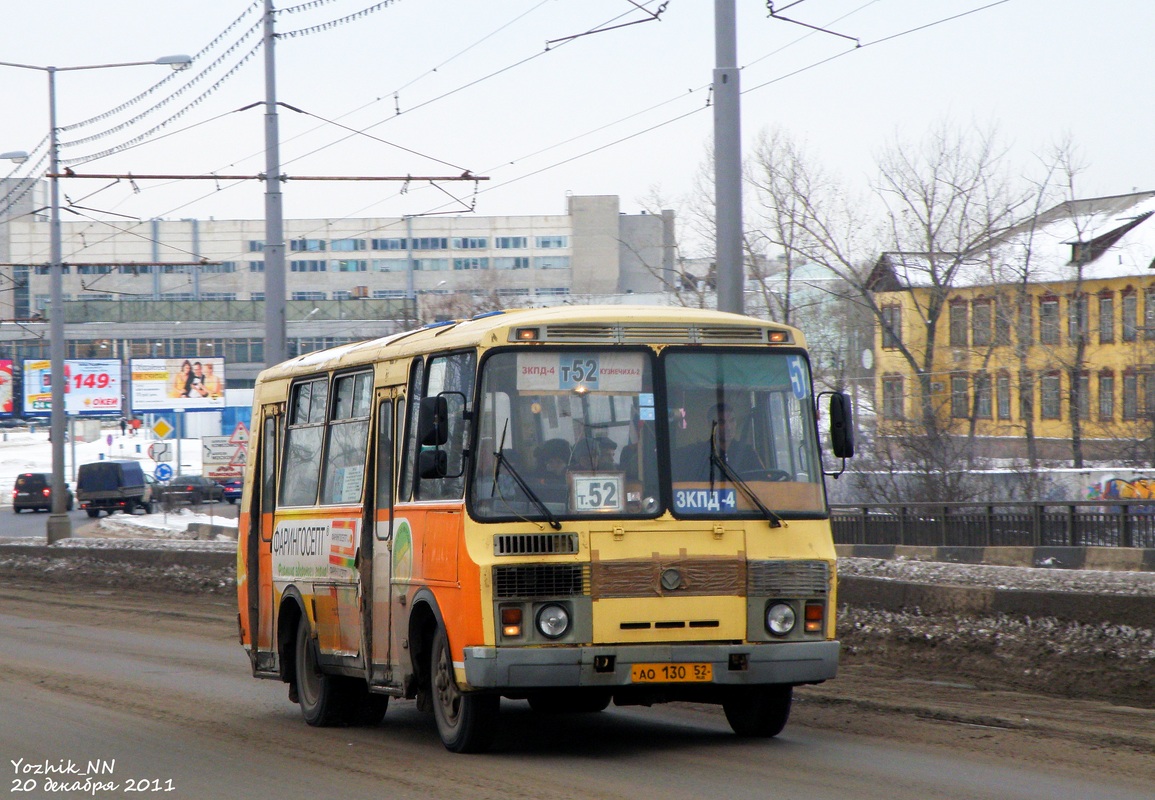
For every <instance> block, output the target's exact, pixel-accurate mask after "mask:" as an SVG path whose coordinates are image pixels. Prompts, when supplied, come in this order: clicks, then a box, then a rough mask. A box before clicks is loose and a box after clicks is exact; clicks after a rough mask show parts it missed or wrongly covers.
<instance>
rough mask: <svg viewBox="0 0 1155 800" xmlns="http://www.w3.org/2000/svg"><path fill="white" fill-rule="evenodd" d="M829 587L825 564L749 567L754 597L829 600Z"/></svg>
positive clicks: (757, 563)
mask: <svg viewBox="0 0 1155 800" xmlns="http://www.w3.org/2000/svg"><path fill="white" fill-rule="evenodd" d="M829 588H830V574H829V569H828V567H827V564H826V562H825V561H751V562H749V563H748V564H747V565H746V593H747V595H748V596H750V597H825V596H826V594H827V592H828V591H829Z"/></svg>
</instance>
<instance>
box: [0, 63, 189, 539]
mask: <svg viewBox="0 0 1155 800" xmlns="http://www.w3.org/2000/svg"><path fill="white" fill-rule="evenodd" d="M191 63H192V58H190V57H189V56H185V55H177V56H162V57H160V58H158V59H156V60H155V61H127V62H124V63H120V64H88V65H84V66H79V67H41V66H37V65H35V64H15V63H12V62H10V61H0V67H16V68H17V69H32V70H36V71H37V72H45V73H47V74H48V175H49V186H50V189H51V198H50V201H49V210H50V216H49V229H48V230H49V240H50V252H51V263H50V264H49V280H50V285H51V293H50V295H49V328H48V333H49V350H48V353H49V359H50V360H51V363H52V369H51V373H50V374H51V376H52V410H51V414H52V417H51V419H52V422H51V425H50V427H49V431H50V432H51V433H50V436H51V437H52V513H50V514H49V515H48V527H47V537H48V543H49V544H51V543H53V542H55V541H57V540H59V539H67V538H68V537H69V536H71V535H72V520H70V519H69V518H68V513H67V511H66V508H65V506H66V498H65V494H66V491H65V485H64V430H65V422H66V417H67V413H66V411H65V408H64V381H65V377H64V357H65V347H64V264H63V259H64V256H63V250H64V246H63V243H62V241H61V233H60V184H59V179H58V174H59V172H60V164H59V160H60V152H59V150H60V146H59V144H60V143H59V141H58V140H57V136H56V73H57V72H73V71H76V70H82V69H108V68H112V67H138V66H144V65H148V64H167V65H168V66H171V67H172V68H173V69H176V70H180V69H185V68H187V67H188V66H189V64H191ZM5 155H7V156H12V155H19V153H16V154H12V153H7V154H5ZM25 157H27V156H25ZM12 160H16V159H12Z"/></svg>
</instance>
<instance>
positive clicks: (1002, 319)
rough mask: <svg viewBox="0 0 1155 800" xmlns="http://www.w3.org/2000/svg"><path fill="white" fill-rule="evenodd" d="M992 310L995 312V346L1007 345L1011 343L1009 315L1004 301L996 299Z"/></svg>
mask: <svg viewBox="0 0 1155 800" xmlns="http://www.w3.org/2000/svg"><path fill="white" fill-rule="evenodd" d="M993 308H994V312H995V345H996V346H1005V345H1008V344H1010V343H1011V315H1010V314H1009V313H1008V311H1007V301H1006V299H1005V298H1004V299H996V300H995V302H994V305H993Z"/></svg>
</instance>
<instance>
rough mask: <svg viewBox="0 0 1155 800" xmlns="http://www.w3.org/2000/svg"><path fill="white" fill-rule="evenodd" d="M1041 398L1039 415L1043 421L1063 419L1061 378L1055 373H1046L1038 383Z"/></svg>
mask: <svg viewBox="0 0 1155 800" xmlns="http://www.w3.org/2000/svg"><path fill="white" fill-rule="evenodd" d="M1039 395H1040V398H1041V402H1040V408H1039V413H1040V416H1041V417H1042V418H1043V419H1062V418H1063V378H1062V376H1061V375H1060V374H1059V373H1057V372H1048V373H1047V374H1046V375H1044V376H1043V377H1042V379H1040V381H1039Z"/></svg>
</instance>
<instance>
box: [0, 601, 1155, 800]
mask: <svg viewBox="0 0 1155 800" xmlns="http://www.w3.org/2000/svg"><path fill="white" fill-rule="evenodd" d="M0 608H2V609H3V612H2V613H0V663H3V665H4V666H3V674H4V678H5V679H4V680H3V681H0V709H3V712H2V713H0V765H3V769H5V770H9V774H8V775H7V776H5V777H6V780H4V781H3V782H2V783H0V786H2V787H4V788H5V789H7V790H8V792H9V795H10V796H12V797H82V796H84V797H112V796H121V795H124V794H126V793H128V787H129V785H131V786H132V787H133V790H134V793H135V790H138V789H140V788H141V787H144V789H145V790H146V792H145V793H147V794H149V795H151V796H155V795H164V796H167V797H174V798H178V797H179V798H222V799H223V798H237V797H242V798H244V797H284V798H305V797H318V796H332V795H335V794H339V795H341V796H343V797H370V796H377V797H388V798H390V799H391V800H406V799H407V798H414V800H416V799H417V798H460V797H469V798H470V799H471V800H485V799H486V798H495V799H496V798H501V799H502V800H509V799H510V798H583V800H584V799H586V798H607V799H608V798H623V800H624V799H625V798H629V800H649V798H655V800H656V799H657V798H662V800H681V799H682V798H685V800H707V799H708V798H717V797H743V798H808V800H809V799H813V800H823V799H824V798H831V799H832V800H833V799H837V800H847V798H879V800H883V799H885V800H906V799H907V798H912V799H913V798H918V800H924V798H928V797H934V798H958V799H959V800H963V799H964V798H965V799H966V800H976V799H977V798H991V800H994V799H995V798H997V799H998V800H1017V799H1018V798H1049V799H1053V798H1078V799H1079V800H1084V799H1085V798H1098V799H1099V800H1116V799H1121V798H1128V800H1134V799H1135V798H1144V797H1146V798H1151V797H1155V788H1152V786H1153V784H1152V782H1151V772H1150V769H1149V768H1148V771H1147V772H1145V773H1144V772H1143V770H1142V766H1141V765H1142V764H1143V763H1145V761H1144V760H1143V758H1149V754H1138V755H1137V754H1135V753H1127V752H1124V750H1125V748H1121V749H1120V750H1119V751H1113V750H1112V749H1111V748H1110V747H1106V748H1088V747H1086V746H1083V745H1081V744H1080V743H1079V742H1077V741H1073V742H1069V741H1066V740H1063V739H1061V738H1055V739H1049V738H1047V737H1043V738H1042V739H1039V738H1038V737H1037V736H1032V735H1031V734H1030V733H1028V732H1025V731H1014V730H1003V729H997V728H995V727H990V726H984V725H981V724H968V725H957V724H944V723H943V722H942V721H940V720H935V719H932V718H918V717H917V716H910V717H896V716H894V715H891V714H886V713H882V712H879V713H875V712H872V711H871V710H870V709H869V707H868V706H864V705H861V704H859V705H839V704H838V703H832V702H829V700H830V698H827V701H823V699H822V698H821V696H820V694H819V693H820V692H821V691H822V689H823V687H814V688H812V689H807V690H805V691H803V692H800V693H799V694H800V700H799V702H798V704H797V708H796V712H795V715H794V719H793V720H792V722H791V724H790V725H789V726H788V727H787V729H786V731H785V732H784V734H783V735H781V736H780V737H778V738H777V739H774V740H768V741H744V740H740V739H737V738H736V737H734V736H733V735H732V734H730V732H729V728H728V726H727V725H726V722H725V720H724V718H723V717H722V715H721V713H720V712H719V711H718V710H717V709H715V708H712V707H706V706H695V705H684V704H680V705H672V706H664V707H656V708H652V709H644V708H617V707H611V709H609V710H608V711H606V712H603V713H601V714H594V715H574V716H544V715H538V714H534V713H533V712H531V711H530V710H529V708H528V706H527V705H526V704H525V703H520V702H506V703H504V704H503V714H502V723H503V730H502V733H501V734H500V735H499V737H498V741H497V747H496V749H495V751H494V752H493V753H491V754H488V755H483V756H460V755H453V754H450V753H448V752H446V751H445V750H444V748H443V747H442V746H441V744H440V741H439V740H438V738H437V734H436V732H435V730H434V726H433V722H432V719H431V718H430V717H428V716H426V715H424V714H421V713H419V712H418V711H417V710H416V708H415V707H414V705H413V703H411V702H394V703H392V704H391V707H390V709H389V711H388V713H387V714H386V717H385V721H384V723H383V724H382V725H381V726H379V727H376V728H329V729H318V728H310V727H309V726H307V725H305V723H304V722H303V721H302V720H301V718H300V715H299V713H298V711H297V708H296V707H295V706H294V705H292V704H290V703H289V702H288V701H287V699H286V691H285V687H284V686H283V685H282V684H279V683H275V682H269V681H257V680H255V679H253V678H251V677H250V675H249V672H248V664H247V661H246V660H245V658H244V655H243V652H242V650H241V648H240V647H239V646H238V645H237V643H236V633H235V609H234V607H233V606H232V602H231V598H229V597H228V596H224V597H220V596H216V597H211V596H177V595H171V594H168V595H160V594H153V595H145V594H140V595H135V594H131V593H127V592H119V591H112V590H93V589H91V588H88V589H85V588H84V586H83V585H82V584H78V585H76V586H75V587H71V588H59V587H54V588H52V589H51V590H49V589H47V588H46V587H43V586H41V585H38V584H36V583H35V582H33V581H29V582H27V583H26V584H23V585H21V584H11V583H10V584H7V585H5V586H3V587H0ZM838 680H839V681H843V679H842V678H839V679H838ZM850 680H851V681H853V680H854V678H853V676H851V678H850ZM837 684H838V681H835V682H831V684H829V685H831V686H835V685H837ZM864 685H865V684H864ZM853 686H854V684H853V683H845V682H844V683H843V684H842V689H841V691H843V692H845V691H847V690H848V689H851V688H852V687H853ZM943 688H944V687H937V689H938V690H939V691H941V690H942V689H943ZM908 690H909V686H908V689H907V690H904V691H908ZM948 691H949V687H948ZM1089 713H1094V712H1089ZM1096 749H1098V750H1099V752H1098V753H1095V752H1090V753H1088V752H1086V751H1088V750H1091V751H1094V750H1096ZM13 762H16V763H15V764H14V763H13ZM90 762H92V764H93V766H94V767H98V768H99V767H103V771H102V772H100V773H99V774H66V775H60V774H58V773H57V774H47V775H46V774H42V772H40V771H38V769H39V768H42V767H44V766H46V765H47V766H52V767H56V768H65V769H67V768H69V767H70V766H75V768H76V769H77V770H78V771H79V772H80V773H87V772H88V770H89V764H90ZM1148 766H1149V765H1148ZM48 780H52V781H56V783H55V784H52V785H49V784H46V781H48ZM30 781H31V782H32V783H29V782H30ZM61 782H63V783H66V784H67V785H70V786H80V787H81V788H80V789H77V790H76V791H74V792H61V791H59V786H60V785H61ZM85 782H88V784H87V791H86V790H85V789H84V788H83V787H84V785H85ZM93 782H96V783H100V784H102V785H104V786H106V785H109V784H115V785H116V788H115V789H112V788H107V789H106V788H103V786H102V787H97V788H96V790H95V791H94V790H93ZM0 796H3V795H0Z"/></svg>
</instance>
